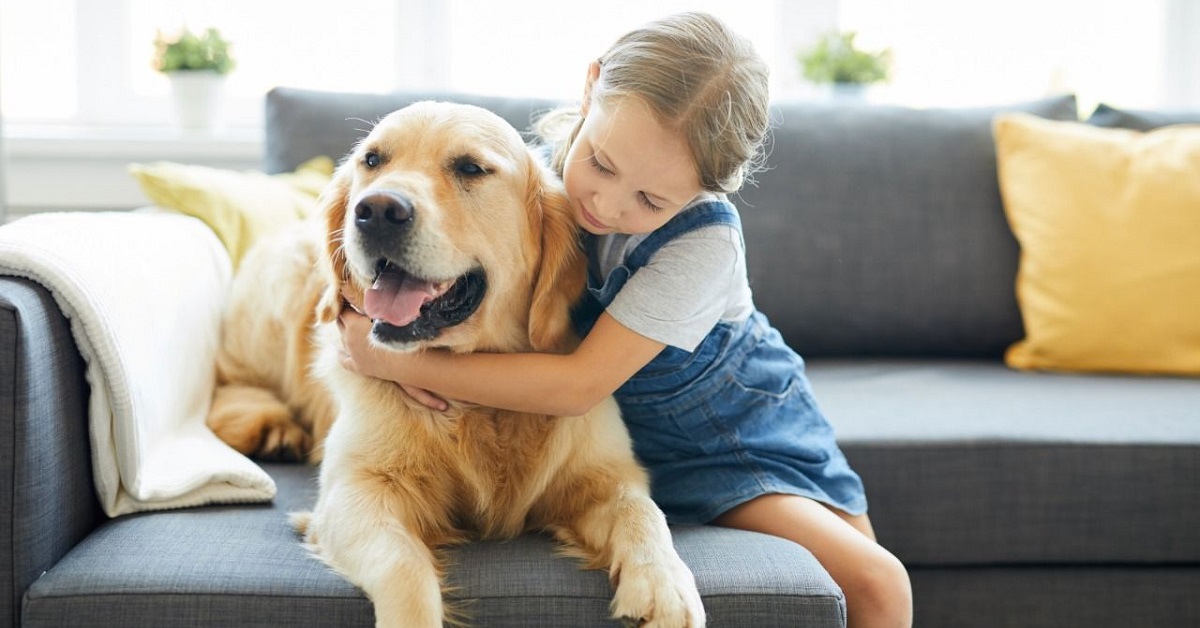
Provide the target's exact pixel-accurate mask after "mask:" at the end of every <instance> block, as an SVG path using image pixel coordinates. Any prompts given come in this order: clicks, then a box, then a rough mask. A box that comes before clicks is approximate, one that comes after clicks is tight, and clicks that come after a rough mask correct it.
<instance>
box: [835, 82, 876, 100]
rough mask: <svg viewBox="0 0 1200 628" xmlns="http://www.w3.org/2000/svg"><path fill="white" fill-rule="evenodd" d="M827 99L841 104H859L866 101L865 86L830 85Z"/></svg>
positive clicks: (857, 84)
mask: <svg viewBox="0 0 1200 628" xmlns="http://www.w3.org/2000/svg"><path fill="white" fill-rule="evenodd" d="M829 99H830V100H832V101H834V102H836V103H841V104H861V103H865V102H866V101H867V86H866V85H864V84H862V83H831V84H830V85H829Z"/></svg>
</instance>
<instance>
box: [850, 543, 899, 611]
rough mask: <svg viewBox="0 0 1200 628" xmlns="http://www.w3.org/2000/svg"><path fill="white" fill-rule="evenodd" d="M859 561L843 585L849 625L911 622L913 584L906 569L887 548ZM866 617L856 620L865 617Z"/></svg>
mask: <svg viewBox="0 0 1200 628" xmlns="http://www.w3.org/2000/svg"><path fill="white" fill-rule="evenodd" d="M880 550H881V551H880V552H879V555H878V556H877V557H875V558H873V559H872V560H870V561H868V562H866V563H865V564H863V565H862V567H861V569H859V570H858V572H857V573H856V574H855V576H854V578H853V581H852V582H847V583H845V584H843V585H842V588H843V589H844V590H845V594H846V604H847V607H848V611H849V614H850V619H851V625H864V626H865V625H869V626H911V625H912V584H911V582H910V581H909V577H908V570H907V569H905V567H904V564H903V563H901V562H900V560H899V559H897V558H896V557H895V556H893V555H892V554H891V553H890V552H888V551H887V550H884V549H883V548H880ZM868 618H870V619H869V620H868V621H857V620H859V619H868Z"/></svg>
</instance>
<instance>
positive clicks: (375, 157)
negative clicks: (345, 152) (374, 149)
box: [363, 153, 383, 168]
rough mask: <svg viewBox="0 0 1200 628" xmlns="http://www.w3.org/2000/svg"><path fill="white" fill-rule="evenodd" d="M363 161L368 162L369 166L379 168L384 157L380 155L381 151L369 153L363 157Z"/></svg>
mask: <svg viewBox="0 0 1200 628" xmlns="http://www.w3.org/2000/svg"><path fill="white" fill-rule="evenodd" d="M363 163H364V164H366V165H367V167H368V168H378V167H379V164H381V163H383V159H382V158H381V157H380V156H379V153H367V154H366V156H364V157H363Z"/></svg>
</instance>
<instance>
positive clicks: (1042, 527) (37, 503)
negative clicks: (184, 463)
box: [0, 89, 1200, 628]
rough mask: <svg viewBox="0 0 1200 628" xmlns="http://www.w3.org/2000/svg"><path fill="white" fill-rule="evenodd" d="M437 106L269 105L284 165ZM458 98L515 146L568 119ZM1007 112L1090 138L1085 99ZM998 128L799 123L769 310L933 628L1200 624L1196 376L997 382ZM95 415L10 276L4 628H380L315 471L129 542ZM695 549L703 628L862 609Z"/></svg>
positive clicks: (597, 594) (275, 472) (515, 104)
mask: <svg viewBox="0 0 1200 628" xmlns="http://www.w3.org/2000/svg"><path fill="white" fill-rule="evenodd" d="M428 96H430V95H413V94H408V95H405V94H390V95H361V94H360V95H353V94H327V93H316V92H307V91H303V90H295V89H276V90H274V91H273V92H272V93H271V94H270V95H269V96H268V98H267V104H266V106H267V111H266V113H267V152H266V155H265V162H264V168H265V169H266V170H267V171H268V172H282V171H287V170H290V169H292V168H294V167H295V166H296V165H298V164H299V163H300V162H301V161H303V160H305V159H306V158H308V157H311V156H314V155H319V154H325V155H331V156H340V155H342V154H344V153H345V152H346V150H348V148H349V146H350V144H351V143H352V142H353V141H354V140H355V139H356V138H357V137H358V136H359V134H360V131H359V130H358V129H360V128H361V127H362V123H361V122H358V121H356V120H355V119H362V120H372V119H375V118H378V117H379V116H380V115H382V114H383V113H386V112H388V111H391V110H393V109H396V108H399V107H400V106H402V105H404V104H405V103H406V102H408V101H410V100H412V99H414V98H418V97H428ZM442 97H443V98H453V99H456V100H465V101H467V102H473V103H476V104H481V105H484V106H487V107H489V108H491V109H493V110H495V111H497V112H498V113H501V114H502V115H504V116H505V117H506V118H507V119H509V120H510V121H511V122H512V123H513V124H514V125H516V126H517V127H518V128H527V127H528V124H529V121H530V119H531V117H532V116H533V115H534V114H535V113H536V112H537V111H540V110H543V109H545V108H547V107H549V106H550V105H551V104H552V103H548V102H544V101H526V100H511V99H497V98H479V97H468V96H458V95H456V96H446V95H443V96H442ZM1012 108H1017V109H1022V110H1025V111H1030V112H1033V113H1035V114H1038V115H1041V116H1045V117H1049V118H1055V119H1074V118H1075V116H1076V107H1075V102H1074V100H1073V99H1072V98H1070V97H1062V98H1054V99H1048V100H1044V101H1039V102H1033V103H1026V104H1023V105H1019V106H1015V107H1012ZM1006 109H1007V108H1006ZM996 111H997V110H995V109H972V110H924V111H918V110H909V109H901V108H892V107H874V106H864V107H840V108H839V107H830V106H819V105H802V104H780V105H778V106H777V107H776V108H775V117H776V123H777V127H776V129H775V131H774V133H773V142H772V146H771V154H770V159H769V164H770V166H771V168H770V170H768V171H766V172H763V173H760V174H759V175H758V177H757V182H756V184H755V185H753V186H751V187H748V188H747V189H746V190H745V191H744V192H743V193H742V194H741V195H740V198H738V199H735V200H736V201H737V203H738V205H739V206H740V208H741V210H742V217H743V222H744V225H745V232H746V239H747V248H748V254H749V264H750V267H751V274H752V284H753V288H754V290H755V296H756V299H757V301H758V303H759V305H760V307H761V309H762V310H763V311H764V312H766V314H767V315H768V316H769V317H770V318H771V320H772V322H773V323H774V324H775V325H776V326H777V327H778V328H779V329H780V330H781V331H782V332H783V334H784V336H785V337H786V338H787V340H788V341H789V342H790V343H791V344H792V345H793V346H794V347H795V348H796V349H798V350H799V351H800V352H801V353H802V354H803V355H804V356H805V357H806V358H807V359H808V365H809V375H810V377H811V379H812V381H813V385H814V387H815V391H816V395H817V399H818V401H819V402H820V403H821V404H822V406H823V408H824V410H825V412H826V414H827V415H828V416H829V417H830V419H831V420H832V421H833V423H834V425H835V427H836V428H837V430H838V433H839V436H840V440H841V442H842V443H843V447H844V449H845V451H846V453H847V456H848V457H849V458H850V461H851V463H852V464H853V465H854V466H855V467H856V468H857V470H858V471H859V472H860V474H861V475H862V476H863V479H864V480H865V482H866V485H867V490H868V498H869V500H870V504H871V515H872V519H873V521H874V524H875V526H876V529H877V532H878V535H879V538H880V541H881V542H882V543H883V544H885V545H886V546H887V547H889V548H890V549H891V550H892V551H893V552H894V553H895V554H896V555H897V556H898V557H899V558H900V559H901V560H902V561H904V563H905V564H906V565H907V566H908V568H909V570H910V572H911V576H912V582H913V588H914V597H915V604H916V625H917V626H921V627H939V626H947V627H950V626H954V627H961V626H976V627H992V626H997V627H998V626H1012V627H1022V628H1031V627H1039V626H1046V627H1050V626H1053V627H1062V626H1089V627H1107V626H1113V627H1116V626H1122V627H1124V626H1185V625H1197V623H1198V622H1200V596H1197V595H1196V592H1197V591H1200V525H1197V523H1198V522H1200V381H1197V380H1189V379H1183V378H1154V377H1121V376H1085V375H1062V374H1050V373H1023V372H1015V371H1012V370H1010V369H1008V368H1006V367H1005V366H1004V365H1003V362H1002V360H1001V355H1002V353H1003V350H1004V349H1005V347H1007V346H1008V345H1009V344H1010V343H1011V342H1013V341H1015V340H1017V339H1018V338H1020V336H1021V333H1022V323H1021V318H1020V313H1019V311H1018V308H1017V304H1016V301H1015V298H1014V295H1013V283H1014V277H1015V274H1016V267H1017V257H1018V248H1017V244H1016V242H1015V240H1014V239H1013V237H1012V235H1011V233H1010V231H1009V229H1008V227H1007V224H1006V222H1005V218H1004V214H1003V211H1002V205H1001V200H1000V196H999V192H998V189H997V183H996V167H995V157H994V153H993V150H994V149H993V143H992V139H991V132H990V120H991V117H992V115H993V114H994V113H995V112H996ZM1114 112H1115V113H1116V114H1120V115H1113V114H1114ZM1101 114H1107V115H1108V117H1107V119H1106V118H1105V117H1104V116H1102V115H1101ZM1147 115H1149V114H1147ZM1153 115H1156V116H1159V118H1153V116H1151V117H1149V118H1148V117H1146V116H1142V115H1139V112H1119V111H1117V110H1113V109H1111V108H1108V109H1104V110H1102V111H1100V112H1097V116H1100V117H1099V118H1098V119H1097V120H1095V122H1096V123H1098V124H1113V125H1121V126H1129V127H1134V126H1136V125H1138V124H1146V125H1148V126H1156V125H1158V124H1163V123H1167V122H1171V121H1176V120H1175V119H1174V118H1171V117H1170V115H1167V118H1168V119H1161V117H1162V115H1166V114H1153ZM1191 117H1192V118H1200V115H1193V116H1191ZM1187 118H1188V114H1180V116H1179V121H1182V120H1184V119H1187ZM1148 120H1150V122H1147V121H1148ZM1192 121H1200V120H1192ZM87 395H88V384H87V382H86V380H85V379H84V376H83V364H82V360H81V358H80V356H79V353H78V352H77V350H76V349H75V346H74V344H73V342H72V339H71V335H70V332H69V329H68V324H67V322H66V321H65V320H64V318H63V316H62V314H61V313H60V312H59V310H58V308H57V307H56V305H55V302H54V300H53V298H52V297H51V295H50V294H48V293H47V291H46V290H45V289H43V288H42V287H40V286H38V285H36V284H34V283H31V282H29V281H26V280H23V279H17V278H10V277H0V587H2V590H0V625H3V626H9V625H11V626H17V625H20V626H114V627H116V626H121V627H127V626H367V625H371V623H372V611H371V607H370V604H369V602H368V601H367V600H366V599H365V598H364V597H363V596H362V595H361V593H360V592H359V591H358V590H356V589H355V588H354V587H352V586H350V585H349V584H348V583H346V582H345V581H344V580H343V579H341V578H340V577H338V576H337V575H335V574H333V573H331V572H329V571H328V570H327V569H326V568H325V567H324V566H323V565H321V564H320V563H318V562H317V561H315V560H313V559H312V558H311V557H309V556H308V555H307V554H306V553H305V551H304V550H303V549H302V548H301V546H300V545H299V543H298V541H297V539H296V537H295V536H294V534H293V533H292V532H291V530H290V529H289V527H288V525H287V523H286V517H285V515H286V513H287V512H288V511H290V510H294V509H299V508H304V507H306V506H308V505H310V504H311V502H312V500H313V499H314V498H315V493H316V487H315V482H314V473H313V470H312V469H310V468H308V467H306V466H303V465H287V464H266V465H264V468H265V469H266V470H267V471H268V472H269V473H270V474H271V475H272V476H273V477H274V479H275V480H276V482H277V484H278V487H279V493H278V496H277V497H276V499H275V501H274V502H273V503H271V504H266V505H237V506H208V507H202V508H193V509H186V510H174V511H164V512H155V513H143V514H136V515H128V516H124V517H119V518H117V519H113V520H107V519H106V518H105V517H104V516H103V515H102V513H101V511H100V509H99V507H98V505H97V501H96V498H95V497H94V495H93V489H92V482H91V478H90V474H91V466H90V461H89V453H88V452H89V449H88V434H87V433H86V424H87V422H86V419H85V409H86V406H87ZM674 533H675V541H676V545H677V547H678V550H679V552H680V554H681V556H682V557H683V559H684V560H685V561H686V562H687V563H688V564H689V565H690V566H691V567H692V569H693V571H694V572H695V574H696V577H697V581H698V585H699V587H700V590H701V593H702V595H703V597H704V602H705V606H706V609H707V611H708V614H709V625H711V626H714V627H721V626H747V627H756V628H758V627H766V626H840V625H842V624H843V622H844V612H845V611H844V601H843V599H842V596H841V592H840V591H839V590H838V589H837V588H836V586H834V584H833V583H832V581H831V580H830V579H829V577H828V576H827V575H826V574H825V573H824V571H823V570H821V568H820V566H819V565H818V564H817V563H816V561H815V560H814V559H813V558H812V556H811V554H809V553H808V552H807V551H806V550H804V549H803V548H800V547H798V546H796V545H794V544H791V543H788V542H785V541H782V540H779V539H775V538H771V537H766V536H762V535H756V534H752V533H745V532H736V531H730V530H721V529H715V528H709V527H680V528H675V529H674ZM451 556H452V561H453V566H452V567H451V569H450V573H449V579H450V581H451V583H452V585H453V590H452V591H451V593H450V596H451V597H452V598H454V599H457V600H461V601H463V603H464V604H465V609H466V611H467V612H468V616H469V617H470V618H471V622H472V623H473V624H474V625H479V626H601V625H613V623H612V622H610V621H609V620H607V613H606V608H607V604H608V599H609V596H610V594H611V591H610V587H609V584H608V582H607V580H606V578H605V577H604V575H603V574H602V573H598V572H582V571H579V570H578V569H577V568H576V565H575V564H574V563H573V562H572V561H571V560H570V559H566V558H561V557H556V556H555V555H554V554H553V546H552V544H551V543H550V542H549V541H548V540H547V539H545V538H541V537H538V536H528V537H523V538H520V539H518V540H515V541H512V542H508V543H476V544H471V545H468V546H466V547H463V548H460V549H456V550H454V551H453V553H452V554H451Z"/></svg>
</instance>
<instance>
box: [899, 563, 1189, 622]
mask: <svg viewBox="0 0 1200 628" xmlns="http://www.w3.org/2000/svg"><path fill="white" fill-rule="evenodd" d="M911 578H912V584H913V598H914V599H915V600H917V601H918V603H917V604H916V608H915V618H914V620H915V621H914V622H913V625H914V626H917V627H918V628H926V627H928V626H946V627H947V628H950V627H959V626H969V627H970V628H1133V627H1134V626H1137V627H1138V628H1177V627H1182V626H1197V625H1200V596H1198V595H1196V592H1197V591H1200V570H1197V569H1195V568H1190V569H1182V568H1174V567H1161V566H1155V565H1133V566H1090V567H1070V566H1068V567H1055V566H1032V567H986V566H985V567H978V568H969V567H968V568H959V569H954V568H949V569H922V568H917V569H913V570H911Z"/></svg>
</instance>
